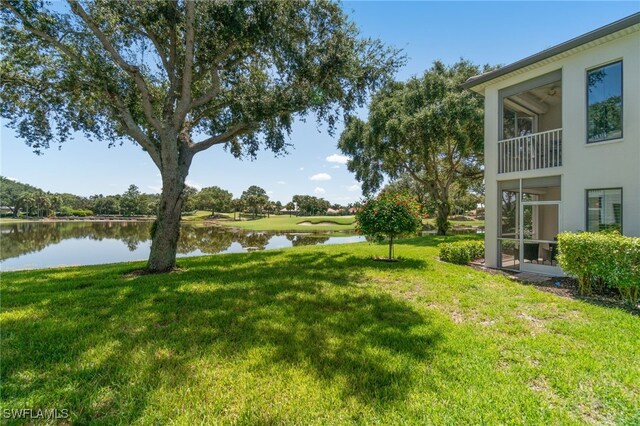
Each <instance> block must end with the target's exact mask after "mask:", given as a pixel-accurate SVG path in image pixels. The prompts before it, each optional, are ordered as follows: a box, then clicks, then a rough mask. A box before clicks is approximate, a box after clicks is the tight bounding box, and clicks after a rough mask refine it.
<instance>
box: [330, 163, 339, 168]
mask: <svg viewBox="0 0 640 426" xmlns="http://www.w3.org/2000/svg"><path fill="white" fill-rule="evenodd" d="M331 168H332V169H339V168H340V166H338V165H337V164H336V165H335V166H331Z"/></svg>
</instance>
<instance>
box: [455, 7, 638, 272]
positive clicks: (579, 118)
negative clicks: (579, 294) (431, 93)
mask: <svg viewBox="0 0 640 426" xmlns="http://www.w3.org/2000/svg"><path fill="white" fill-rule="evenodd" d="M465 87H467V88H468V89H470V90H474V91H476V92H478V93H480V94H482V95H483V96H484V98H485V133H484V137H485V185H486V202H485V206H486V234H485V262H486V264H487V266H490V267H500V268H508V269H519V270H523V271H533V272H540V273H548V274H559V273H561V270H560V269H559V267H558V265H557V261H556V251H557V250H556V235H557V234H558V233H559V232H562V231H598V230H602V229H620V230H621V232H622V233H623V234H625V235H631V236H640V13H638V14H634V15H632V16H629V17H627V18H624V19H622V20H620V21H617V22H614V23H612V24H610V25H607V26H605V27H602V28H599V29H597V30H594V31H592V32H590V33H587V34H584V35H582V36H580V37H577V38H575V39H572V40H569V41H567V42H565V43H562V44H560V45H558V46H555V47H552V48H550V49H547V50H544V51H542V52H540V53H537V54H535V55H533V56H530V57H528V58H525V59H522V60H520V61H518V62H515V63H513V64H510V65H507V66H505V67H502V68H499V69H497V70H495V71H492V72H489V73H486V74H482V75H479V76H476V77H473V78H471V79H469V80H468V81H467V82H466V83H465Z"/></svg>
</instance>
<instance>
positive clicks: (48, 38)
mask: <svg viewBox="0 0 640 426" xmlns="http://www.w3.org/2000/svg"><path fill="white" fill-rule="evenodd" d="M2 5H3V6H4V7H6V8H7V9H9V10H11V12H12V13H13V14H14V15H15V16H16V17H17V18H18V19H19V20H20V22H22V25H23V26H24V28H25V29H26V30H27V31H29V32H30V33H31V34H33V35H35V36H37V37H40V38H41V39H43V40H45V41H48V42H49V43H50V44H51V45H52V46H53V47H55V48H56V49H58V50H59V51H60V52H61V53H63V54H65V55H67V56H68V57H69V58H72V59H74V60H76V61H78V62H81V60H82V57H81V56H80V55H78V54H76V53H75V52H74V51H72V50H71V49H69V47H67V46H66V45H65V44H63V43H62V42H61V40H62V38H61V39H60V40H58V39H56V38H54V37H51V36H50V35H49V34H47V33H45V32H44V31H40V30H39V29H37V28H34V27H33V25H31V22H29V21H28V20H27V18H26V17H25V16H24V15H22V14H21V13H20V11H18V9H16V8H15V7H14V6H13V5H12V4H11V3H10V2H9V1H7V0H2Z"/></svg>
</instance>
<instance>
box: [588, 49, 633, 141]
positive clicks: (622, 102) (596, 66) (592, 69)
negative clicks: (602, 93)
mask: <svg viewBox="0 0 640 426" xmlns="http://www.w3.org/2000/svg"><path fill="white" fill-rule="evenodd" d="M617 63H620V97H621V102H620V120H621V123H620V136H617V137H611V138H607V139H602V140H599V141H592V142H589V73H590V72H592V71H595V70H597V69H599V68H604V67H608V66H609V65H613V64H617ZM584 89H585V92H584V94H585V99H584V101H585V116H584V117H585V140H586V144H587V145H595V144H599V143H602V142H611V141H619V140H622V139H624V60H623V58H618V59H614V60H612V61H609V62H605V63H603V64H599V65H595V66H593V67H590V68H587V69H586V70H585V74H584Z"/></svg>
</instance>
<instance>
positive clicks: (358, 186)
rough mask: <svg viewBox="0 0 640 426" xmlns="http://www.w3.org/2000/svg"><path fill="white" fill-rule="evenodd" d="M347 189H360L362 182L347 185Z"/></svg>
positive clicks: (353, 190) (352, 190) (351, 190)
mask: <svg viewBox="0 0 640 426" xmlns="http://www.w3.org/2000/svg"><path fill="white" fill-rule="evenodd" d="M347 191H349V192H356V191H360V184H359V183H354V184H353V185H351V186H347Z"/></svg>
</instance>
